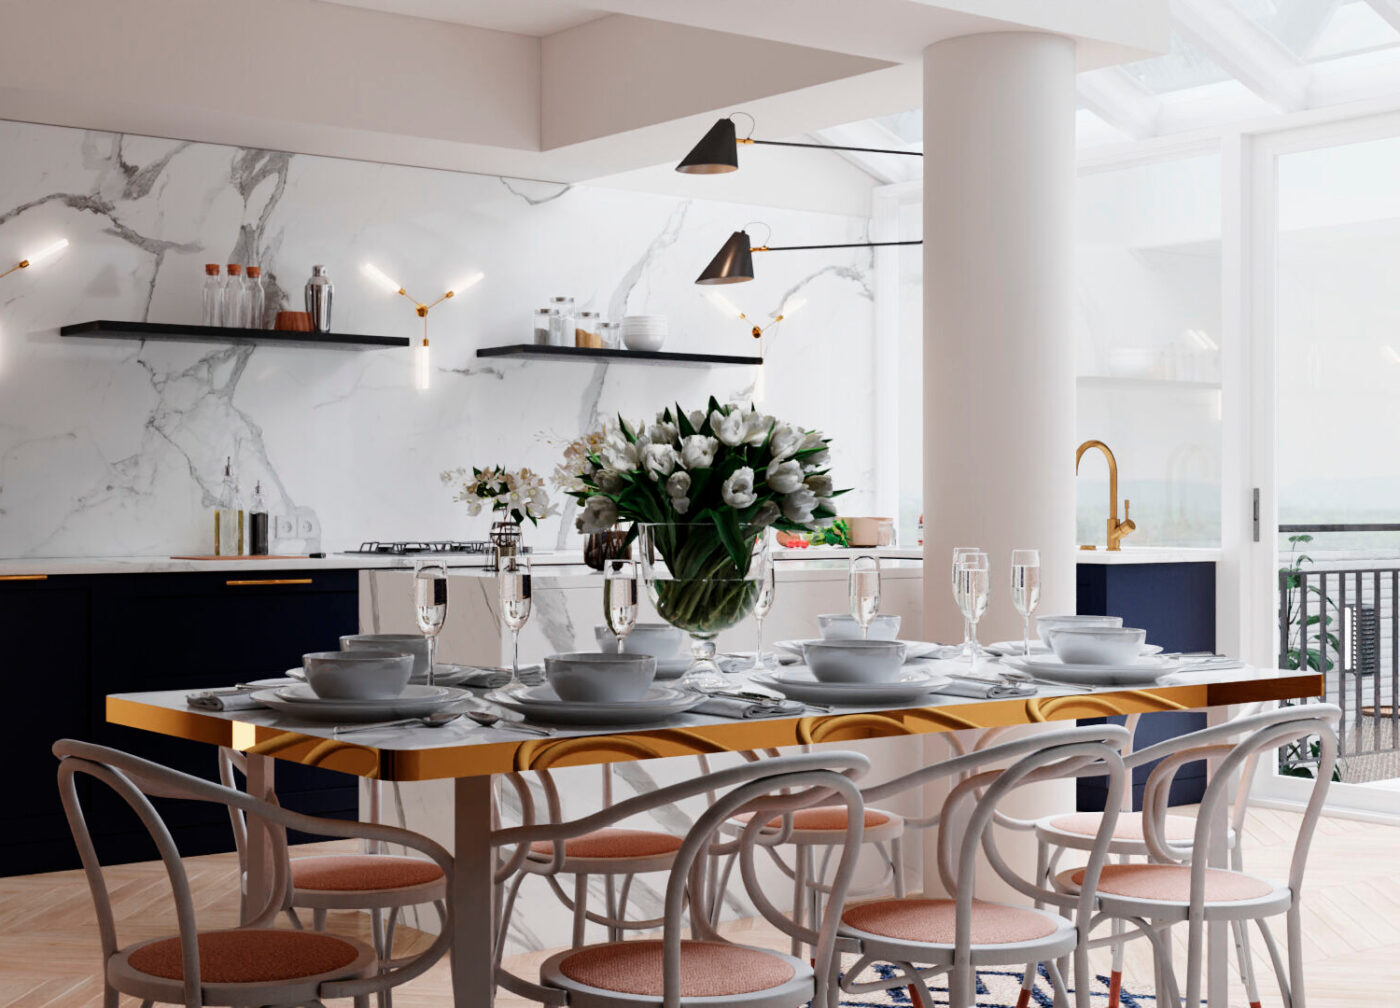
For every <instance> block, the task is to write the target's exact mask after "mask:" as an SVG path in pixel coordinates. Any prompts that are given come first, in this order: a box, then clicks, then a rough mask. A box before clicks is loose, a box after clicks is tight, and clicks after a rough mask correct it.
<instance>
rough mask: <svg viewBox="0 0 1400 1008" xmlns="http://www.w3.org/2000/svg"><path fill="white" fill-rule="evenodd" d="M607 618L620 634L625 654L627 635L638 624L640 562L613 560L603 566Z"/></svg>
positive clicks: (615, 631)
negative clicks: (638, 569) (638, 575)
mask: <svg viewBox="0 0 1400 1008" xmlns="http://www.w3.org/2000/svg"><path fill="white" fill-rule="evenodd" d="M603 618H604V620H605V621H606V622H607V624H608V629H609V630H610V631H611V632H612V635H613V636H614V637H616V638H617V653H618V654H622V651H623V648H624V646H625V645H626V643H627V635H628V634H630V633H631V632H632V628H633V627H635V626H636V625H637V564H636V562H635V561H632V560H609V561H608V562H607V565H606V566H605V568H604V570H603Z"/></svg>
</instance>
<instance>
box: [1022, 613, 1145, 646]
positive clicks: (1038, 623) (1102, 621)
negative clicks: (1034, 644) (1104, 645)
mask: <svg viewBox="0 0 1400 1008" xmlns="http://www.w3.org/2000/svg"><path fill="white" fill-rule="evenodd" d="M1122 625H1123V617H1122V616H1037V617H1036V620H1035V629H1036V633H1038V634H1039V635H1040V642H1041V643H1042V644H1044V645H1045V646H1046V647H1051V646H1052V645H1051V644H1050V631H1051V630H1055V629H1057V628H1059V627H1071V626H1081V627H1120V626H1122Z"/></svg>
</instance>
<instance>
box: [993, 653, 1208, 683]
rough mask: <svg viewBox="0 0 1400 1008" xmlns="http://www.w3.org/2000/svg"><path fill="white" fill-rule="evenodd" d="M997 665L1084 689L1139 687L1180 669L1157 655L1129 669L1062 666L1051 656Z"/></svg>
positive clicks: (1117, 666) (1139, 661)
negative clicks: (1094, 687) (1085, 687)
mask: <svg viewBox="0 0 1400 1008" xmlns="http://www.w3.org/2000/svg"><path fill="white" fill-rule="evenodd" d="M1001 663H1002V664H1003V665H1006V666H1008V667H1009V668H1012V669H1015V670H1017V671H1021V672H1025V673H1026V674H1027V675H1031V676H1034V677H1035V678H1037V679H1045V680H1048V681H1049V682H1062V683H1071V684H1076V685H1085V686H1141V685H1145V684H1148V683H1155V682H1156V681H1157V680H1158V679H1160V678H1161V677H1162V676H1164V675H1168V674H1169V673H1172V672H1177V671H1179V670H1180V669H1181V662H1179V661H1177V660H1176V659H1175V658H1163V657H1161V656H1160V655H1145V656H1143V657H1141V658H1139V659H1138V660H1137V661H1136V662H1133V663H1132V664H1129V665H1083V664H1075V663H1069V664H1066V663H1065V662H1062V661H1060V660H1059V659H1058V658H1055V657H1053V656H1052V657H1043V658H1037V657H1031V658H1003V659H1002V660H1001ZM1013 674H1014V673H1013Z"/></svg>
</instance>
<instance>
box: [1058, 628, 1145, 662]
mask: <svg viewBox="0 0 1400 1008" xmlns="http://www.w3.org/2000/svg"><path fill="white" fill-rule="evenodd" d="M1146 640H1147V631H1146V630H1139V629H1136V628H1135V627H1084V626H1078V627H1075V626H1069V627H1056V628H1055V629H1053V630H1051V631H1050V647H1051V649H1052V650H1053V651H1054V652H1055V657H1057V658H1059V659H1060V661H1062V662H1065V663H1066V664H1074V665H1131V664H1133V663H1134V662H1135V661H1137V658H1138V655H1139V654H1141V653H1142V645H1143V643H1144V642H1145V641H1146Z"/></svg>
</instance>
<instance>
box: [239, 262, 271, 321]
mask: <svg viewBox="0 0 1400 1008" xmlns="http://www.w3.org/2000/svg"><path fill="white" fill-rule="evenodd" d="M243 286H244V287H245V288H246V289H247V291H248V314H247V319H246V321H245V322H244V325H246V326H247V327H248V328H249V329H264V328H266V326H265V325H264V323H263V313H264V310H265V309H266V307H267V294H266V293H265V292H264V291H263V282H262V267H261V266H249V267H248V282H247V283H245V284H244V285H243Z"/></svg>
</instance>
